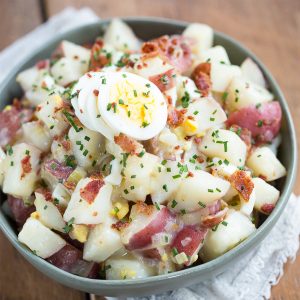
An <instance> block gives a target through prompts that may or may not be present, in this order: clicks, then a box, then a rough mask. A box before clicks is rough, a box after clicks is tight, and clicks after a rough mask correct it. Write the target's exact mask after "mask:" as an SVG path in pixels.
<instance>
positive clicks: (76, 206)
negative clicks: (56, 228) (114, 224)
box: [64, 178, 112, 224]
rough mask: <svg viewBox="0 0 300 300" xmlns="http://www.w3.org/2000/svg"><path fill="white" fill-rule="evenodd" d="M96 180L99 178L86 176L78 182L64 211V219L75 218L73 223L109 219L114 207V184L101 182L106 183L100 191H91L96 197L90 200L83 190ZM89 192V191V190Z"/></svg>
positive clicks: (96, 221) (94, 222) (93, 222)
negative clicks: (112, 196)
mask: <svg viewBox="0 0 300 300" xmlns="http://www.w3.org/2000/svg"><path fill="white" fill-rule="evenodd" d="M95 180H98V179H92V178H84V179H81V180H80V181H79V182H78V184H77V186H76V189H75V191H74V192H73V194H72V197H71V200H70V202H69V204H68V207H67V209H66V211H65V213H64V220H65V221H66V222H69V221H70V220H73V224H99V223H103V222H105V221H106V220H107V218H108V217H109V214H110V211H111V209H112V204H111V200H110V198H111V193H112V186H111V185H110V184H108V183H104V182H100V184H103V183H104V185H102V186H101V187H100V189H99V190H98V191H97V190H96V191H94V190H92V191H91V193H94V197H93V198H94V199H91V200H90V201H86V200H85V199H83V191H84V190H85V189H86V188H87V186H88V184H91V182H93V181H95ZM99 180H101V179H99ZM92 184H93V183H92ZM97 184H98V183H97ZM96 187H97V185H96ZM87 194H89V193H88V192H87Z"/></svg>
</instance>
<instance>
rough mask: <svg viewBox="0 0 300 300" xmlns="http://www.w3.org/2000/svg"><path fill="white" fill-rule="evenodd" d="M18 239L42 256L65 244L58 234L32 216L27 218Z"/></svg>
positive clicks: (55, 250) (46, 255)
mask: <svg viewBox="0 0 300 300" xmlns="http://www.w3.org/2000/svg"><path fill="white" fill-rule="evenodd" d="M18 239H19V241H20V242H21V243H23V244H25V245H26V246H27V247H28V248H30V249H31V251H33V252H34V253H35V254H36V255H38V256H40V257H42V258H47V257H49V256H51V255H53V254H54V253H56V252H58V251H59V250H60V249H62V248H63V247H64V246H65V245H66V244H67V243H66V241H65V240H63V239H62V238H61V237H60V236H59V235H58V234H56V233H54V232H52V231H51V230H50V229H49V228H47V227H46V226H44V225H43V224H42V223H41V222H40V221H38V220H37V219H35V218H32V217H31V218H29V219H27V221H26V223H25V224H24V226H23V228H22V230H21V231H20V233H19V235H18Z"/></svg>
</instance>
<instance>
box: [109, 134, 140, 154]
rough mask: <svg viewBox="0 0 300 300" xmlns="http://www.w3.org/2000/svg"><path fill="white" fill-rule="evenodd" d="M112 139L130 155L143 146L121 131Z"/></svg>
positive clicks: (137, 151) (138, 151) (136, 152)
mask: <svg viewBox="0 0 300 300" xmlns="http://www.w3.org/2000/svg"><path fill="white" fill-rule="evenodd" d="M114 141H115V143H116V144H117V145H119V146H120V147H121V148H122V150H123V151H125V152H126V153H130V154H131V155H134V154H138V153H140V152H141V150H142V148H143V146H142V145H141V144H140V143H138V142H137V141H136V140H135V139H133V138H131V137H129V136H127V135H125V134H122V133H121V134H119V135H116V136H115V137H114Z"/></svg>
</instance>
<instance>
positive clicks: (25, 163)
mask: <svg viewBox="0 0 300 300" xmlns="http://www.w3.org/2000/svg"><path fill="white" fill-rule="evenodd" d="M21 167H22V174H21V179H23V178H24V177H25V176H26V174H28V173H30V172H31V170H32V167H31V163H30V155H26V156H25V157H24V158H23V159H22V160H21Z"/></svg>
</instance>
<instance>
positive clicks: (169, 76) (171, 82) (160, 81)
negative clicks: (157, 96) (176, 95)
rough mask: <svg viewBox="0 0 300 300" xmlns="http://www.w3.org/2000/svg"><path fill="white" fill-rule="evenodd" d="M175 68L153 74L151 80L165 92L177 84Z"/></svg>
mask: <svg viewBox="0 0 300 300" xmlns="http://www.w3.org/2000/svg"><path fill="white" fill-rule="evenodd" d="M174 74H175V72H174V69H170V70H168V71H166V72H164V73H161V74H157V75H153V76H150V77H149V80H150V81H151V82H153V83H154V84H155V85H156V86H157V87H158V88H159V89H160V90H161V92H165V91H167V90H169V89H171V88H172V87H174V86H175V78H174V77H173V75H174Z"/></svg>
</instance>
